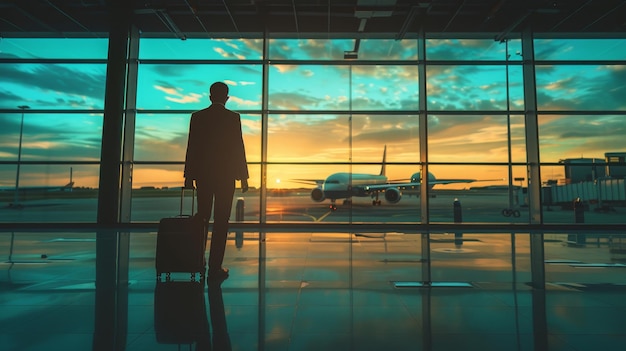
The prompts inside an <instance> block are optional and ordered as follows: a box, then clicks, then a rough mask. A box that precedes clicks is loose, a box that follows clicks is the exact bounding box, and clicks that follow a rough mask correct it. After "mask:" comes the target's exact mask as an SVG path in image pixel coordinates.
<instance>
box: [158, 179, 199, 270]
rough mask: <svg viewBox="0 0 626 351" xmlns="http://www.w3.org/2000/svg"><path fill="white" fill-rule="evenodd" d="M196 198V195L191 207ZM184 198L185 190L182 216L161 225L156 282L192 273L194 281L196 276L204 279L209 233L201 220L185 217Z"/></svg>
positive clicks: (165, 219) (164, 221)
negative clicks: (172, 275)
mask: <svg viewBox="0 0 626 351" xmlns="http://www.w3.org/2000/svg"><path fill="white" fill-rule="evenodd" d="M194 197H195V192H194V196H192V203H193V201H194ZM183 198H184V190H183V193H181V214H180V215H178V216H176V217H168V218H163V219H161V221H160V222H159V229H158V232H157V244H156V258H155V264H156V273H157V279H160V278H161V275H162V274H164V273H165V274H166V279H168V280H169V278H170V273H191V277H192V280H193V279H194V277H195V273H200V277H203V276H204V272H205V266H206V261H205V257H204V254H205V248H206V239H207V230H206V227H205V225H204V221H203V220H202V218H201V217H200V216H194V215H183V214H182V201H183ZM192 213H193V206H192Z"/></svg>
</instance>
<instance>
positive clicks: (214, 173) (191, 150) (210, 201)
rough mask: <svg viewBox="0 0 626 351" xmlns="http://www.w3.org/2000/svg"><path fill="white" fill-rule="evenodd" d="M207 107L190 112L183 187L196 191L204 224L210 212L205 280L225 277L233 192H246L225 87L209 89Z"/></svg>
mask: <svg viewBox="0 0 626 351" xmlns="http://www.w3.org/2000/svg"><path fill="white" fill-rule="evenodd" d="M210 94H211V96H210V98H211V102H212V104H211V106H209V107H208V108H205V109H203V110H200V111H197V112H194V113H193V114H192V115H191V122H190V125H189V139H188V143H187V156H186V158H185V174H184V175H185V187H186V188H193V186H194V180H195V187H196V188H197V189H198V215H200V216H202V218H204V220H205V221H206V222H207V223H208V221H209V220H210V218H211V212H213V232H212V235H211V246H210V249H209V269H208V272H207V275H208V280H224V279H226V278H228V269H226V268H223V267H222V262H223V260H224V251H225V250H226V238H227V235H228V220H229V219H230V210H231V206H232V203H233V196H234V193H235V180H241V191H242V192H246V191H247V190H248V177H249V175H248V165H247V163H246V152H245V147H244V144H243V137H242V133H241V119H240V117H239V114H238V113H235V112H233V111H230V110H228V109H227V108H226V107H225V106H224V104H225V103H226V101H227V100H228V86H227V85H226V84H224V83H221V82H216V83H213V84H212V85H211V88H210Z"/></svg>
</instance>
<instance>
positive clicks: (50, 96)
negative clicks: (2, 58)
mask: <svg viewBox="0 0 626 351" xmlns="http://www.w3.org/2000/svg"><path fill="white" fill-rule="evenodd" d="M105 77H106V64H86V63H85V64H82V63H81V64H75V63H72V64H61V63H20V64H14V63H6V64H2V63H0V96H2V99H0V108H4V109H12V108H15V107H17V106H20V105H27V106H30V108H31V109H47V110H51V109H55V110H56V109H65V110H98V109H103V108H104V89H105Z"/></svg>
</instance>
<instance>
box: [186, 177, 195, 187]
mask: <svg viewBox="0 0 626 351" xmlns="http://www.w3.org/2000/svg"><path fill="white" fill-rule="evenodd" d="M185 189H195V187H194V186H193V179H191V178H185Z"/></svg>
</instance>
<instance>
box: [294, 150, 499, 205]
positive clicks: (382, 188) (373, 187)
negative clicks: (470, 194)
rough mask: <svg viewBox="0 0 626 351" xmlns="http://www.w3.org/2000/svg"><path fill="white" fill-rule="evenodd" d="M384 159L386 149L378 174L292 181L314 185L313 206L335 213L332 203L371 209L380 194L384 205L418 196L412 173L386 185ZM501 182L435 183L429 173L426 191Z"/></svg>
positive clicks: (415, 175) (416, 178)
mask: <svg viewBox="0 0 626 351" xmlns="http://www.w3.org/2000/svg"><path fill="white" fill-rule="evenodd" d="M386 158H387V146H386V145H385V148H384V151H383V160H382V167H381V170H380V173H379V174H367V173H347V172H340V173H333V174H331V175H329V176H328V177H327V178H326V179H294V181H297V182H301V183H307V184H311V183H313V184H315V185H317V186H316V187H315V189H313V190H312V191H311V199H312V200H313V201H315V202H322V201H324V200H326V199H329V200H330V206H329V208H330V209H331V210H332V211H335V210H337V205H336V204H335V201H336V200H338V199H345V200H344V204H347V203H349V202H350V200H349V199H350V198H351V197H367V196H369V197H371V198H372V205H373V206H376V205H378V206H380V205H381V203H382V201H381V200H379V194H380V193H384V198H385V200H386V201H387V202H389V203H392V204H395V203H398V202H399V201H400V199H401V198H402V195H403V193H404V194H408V195H416V196H419V195H420V186H421V174H420V172H417V173H413V174H412V175H411V177H410V178H409V179H408V182H407V181H404V182H403V181H389V180H388V179H387V176H386V175H385V169H386ZM495 180H502V179H485V180H478V179H437V178H436V177H435V175H434V174H432V173H430V172H428V188H429V189H432V188H433V186H435V185H437V184H453V183H473V182H481V181H495Z"/></svg>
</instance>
